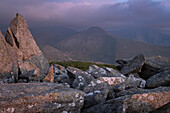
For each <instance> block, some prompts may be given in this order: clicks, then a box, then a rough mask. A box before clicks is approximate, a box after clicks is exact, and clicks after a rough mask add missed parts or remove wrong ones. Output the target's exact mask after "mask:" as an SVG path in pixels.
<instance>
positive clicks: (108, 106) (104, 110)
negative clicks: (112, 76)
mask: <svg viewBox="0 0 170 113" xmlns="http://www.w3.org/2000/svg"><path fill="white" fill-rule="evenodd" d="M169 102H170V88H169V87H160V88H157V89H153V90H144V91H140V92H138V93H136V94H130V95H126V96H122V97H119V98H116V99H111V100H108V101H106V102H103V103H100V104H98V105H95V106H92V107H90V108H86V109H83V113H150V112H152V111H155V110H156V111H157V109H159V108H162V107H163V106H165V105H166V104H168V103H169ZM161 111H162V110H161ZM166 111H167V110H166Z"/></svg>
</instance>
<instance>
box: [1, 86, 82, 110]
mask: <svg viewBox="0 0 170 113" xmlns="http://www.w3.org/2000/svg"><path fill="white" fill-rule="evenodd" d="M0 87H1V88H0V92H1V93H0V100H1V101H0V106H1V107H0V112H1V113H25V112H27V113H37V112H39V113H67V112H71V113H80V110H81V108H82V107H83V103H84V93H83V92H81V91H78V90H75V89H71V88H67V87H64V86H62V85H58V84H52V83H27V84H26V83H17V84H6V85H0Z"/></svg>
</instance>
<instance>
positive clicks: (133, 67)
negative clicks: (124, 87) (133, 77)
mask: <svg viewBox="0 0 170 113" xmlns="http://www.w3.org/2000/svg"><path fill="white" fill-rule="evenodd" d="M144 62H145V57H144V55H143V54H140V55H137V56H136V57H134V58H133V59H132V60H130V61H129V62H128V63H127V64H125V65H124V66H123V68H122V69H121V71H120V73H122V74H124V75H126V74H129V73H138V72H140V71H141V68H142V66H143V64H144Z"/></svg>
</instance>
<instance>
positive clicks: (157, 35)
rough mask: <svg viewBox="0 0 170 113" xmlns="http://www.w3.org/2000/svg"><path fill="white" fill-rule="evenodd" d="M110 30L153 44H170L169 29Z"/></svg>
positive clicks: (115, 34) (121, 35)
mask: <svg viewBox="0 0 170 113" xmlns="http://www.w3.org/2000/svg"><path fill="white" fill-rule="evenodd" d="M109 32H110V33H111V34H112V35H114V36H117V37H120V38H128V39H133V40H137V41H141V42H145V43H148V44H152V45H160V46H170V31H168V30H155V29H147V28H128V29H116V30H109Z"/></svg>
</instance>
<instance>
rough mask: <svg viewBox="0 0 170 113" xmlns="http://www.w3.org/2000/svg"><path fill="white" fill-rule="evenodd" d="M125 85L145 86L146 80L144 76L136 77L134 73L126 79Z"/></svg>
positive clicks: (130, 86)
mask: <svg viewBox="0 0 170 113" xmlns="http://www.w3.org/2000/svg"><path fill="white" fill-rule="evenodd" d="M124 84H125V87H126V88H132V87H140V88H144V87H145V84H146V81H145V80H143V79H142V78H136V77H134V75H133V74H130V75H129V76H128V77H127V78H126V79H125V82H124Z"/></svg>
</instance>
